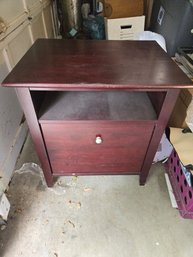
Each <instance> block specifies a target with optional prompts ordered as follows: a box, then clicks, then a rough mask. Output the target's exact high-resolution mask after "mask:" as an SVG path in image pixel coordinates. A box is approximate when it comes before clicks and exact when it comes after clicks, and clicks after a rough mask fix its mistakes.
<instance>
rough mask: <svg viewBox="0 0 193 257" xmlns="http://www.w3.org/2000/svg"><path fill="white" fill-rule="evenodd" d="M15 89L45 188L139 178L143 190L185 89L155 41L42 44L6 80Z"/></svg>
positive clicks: (181, 77)
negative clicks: (59, 182)
mask: <svg viewBox="0 0 193 257" xmlns="http://www.w3.org/2000/svg"><path fill="white" fill-rule="evenodd" d="M3 86H6V87H13V88H16V92H17V96H18V99H19V102H20V104H21V106H22V108H23V111H24V114H25V117H26V120H27V123H28V126H29V129H30V132H31V135H32V139H33V142H34V145H35V148H36V151H37V154H38V156H39V159H40V161H41V164H42V168H43V172H44V175H45V179H46V181H47V185H48V186H52V185H53V177H54V176H59V175H93V174H95V175H96V174H98V175H100V174H138V175H139V177H140V185H144V184H145V182H146V178H147V175H148V172H149V169H150V167H151V164H152V161H153V158H154V155H155V153H156V150H157V147H158V145H159V142H160V139H161V136H162V134H163V132H164V129H165V127H166V125H167V122H168V119H169V116H170V113H171V111H172V109H173V107H174V104H175V101H176V99H177V96H178V94H179V90H180V89H181V88H191V87H193V85H192V83H191V81H190V80H189V79H188V78H187V77H186V75H184V74H183V72H182V71H181V70H180V69H179V68H178V67H177V66H176V64H175V63H174V62H173V61H172V60H171V59H170V58H169V57H168V56H167V54H166V53H165V52H164V51H163V50H162V49H161V48H160V47H159V46H158V44H157V43H156V42H153V41H152V42H151V41H146V42H145V41H144V42H143V41H84V40H56V39H40V40H37V41H36V42H35V44H34V45H33V46H32V47H31V49H30V50H29V51H28V52H27V53H26V54H25V56H24V57H23V58H22V60H21V61H20V62H19V63H18V64H17V65H16V66H15V68H14V69H13V70H12V72H11V73H10V74H9V75H8V77H7V78H6V79H5V80H4V82H3Z"/></svg>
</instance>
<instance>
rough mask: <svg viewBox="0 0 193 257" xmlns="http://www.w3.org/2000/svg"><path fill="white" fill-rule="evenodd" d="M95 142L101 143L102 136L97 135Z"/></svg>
mask: <svg viewBox="0 0 193 257" xmlns="http://www.w3.org/2000/svg"><path fill="white" fill-rule="evenodd" d="M95 142H96V144H98V145H99V144H101V143H102V142H103V139H102V137H101V136H96V139H95Z"/></svg>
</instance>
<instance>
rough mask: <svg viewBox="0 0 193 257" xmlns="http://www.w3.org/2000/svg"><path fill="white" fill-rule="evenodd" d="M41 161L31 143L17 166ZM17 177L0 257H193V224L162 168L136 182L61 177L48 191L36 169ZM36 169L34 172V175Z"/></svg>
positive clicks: (122, 178)
mask: <svg viewBox="0 0 193 257" xmlns="http://www.w3.org/2000/svg"><path fill="white" fill-rule="evenodd" d="M29 161H32V162H36V163H37V162H38V159H37V156H36V154H35V152H34V150H33V146H32V143H31V140H30V138H28V140H27V142H26V144H25V146H24V149H23V152H22V154H21V156H20V158H19V160H18V163H17V169H18V168H20V167H21V166H22V164H23V163H26V162H29ZM22 170H23V171H22V172H16V173H15V175H14V177H13V179H12V182H11V184H10V188H9V190H8V198H9V200H10V202H11V211H10V214H9V220H8V226H7V228H6V229H5V230H3V231H0V256H1V257H18V256H24V257H34V256H36V257H129V256H132V257H162V256H163V257H172V256H175V257H191V256H193V243H192V242H193V222H192V220H185V219H182V218H181V217H180V215H179V213H178V210H176V209H173V208H172V207H171V204H170V200H169V196H168V192H167V188H166V183H165V178H164V168H163V166H162V165H160V164H156V165H153V166H152V169H151V172H150V176H149V179H148V182H147V184H146V185H145V186H144V187H140V186H139V185H138V176H91V177H77V178H76V177H62V178H59V179H58V181H57V183H56V186H55V188H54V189H53V190H51V189H48V188H47V187H46V186H45V185H44V183H43V181H42V179H41V173H39V171H38V169H37V167H36V166H32V167H31V168H30V169H29V165H25V166H24V167H23V169H22ZM30 170H31V171H30Z"/></svg>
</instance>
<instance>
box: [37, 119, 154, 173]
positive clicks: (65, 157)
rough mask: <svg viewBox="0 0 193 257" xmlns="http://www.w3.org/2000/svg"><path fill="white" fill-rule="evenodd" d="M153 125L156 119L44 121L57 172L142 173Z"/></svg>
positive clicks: (52, 162) (45, 135)
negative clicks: (98, 137)
mask: <svg viewBox="0 0 193 257" xmlns="http://www.w3.org/2000/svg"><path fill="white" fill-rule="evenodd" d="M141 127H143V134H142V133H141ZM153 128H154V124H153V122H146V123H145V122H132V123H131V122H118V123H117V122H107V123H106V124H105V123H101V122H97V123H86V122H79V123H78V125H77V123H63V124H53V123H52V124H49V123H48V124H42V131H43V134H44V138H45V141H46V145H47V148H48V155H49V156H50V161H51V165H52V169H53V172H56V173H57V174H72V173H73V174H74V175H79V174H81V173H84V174H85V173H87V174H88V173H89V174H114V173H117V174H123V173H124V174H126V173H127V174H129V173H138V174H139V171H140V170H141V166H142V163H143V160H144V157H145V153H146V151H147V147H148V143H149V138H150V137H151V135H152V131H153ZM97 136H100V137H101V138H102V141H103V142H102V143H101V144H96V142H95V139H96V137H97Z"/></svg>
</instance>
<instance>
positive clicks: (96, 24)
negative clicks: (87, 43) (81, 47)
mask: <svg viewBox="0 0 193 257" xmlns="http://www.w3.org/2000/svg"><path fill="white" fill-rule="evenodd" d="M83 30H84V32H85V34H87V35H88V37H89V38H91V39H99V40H101V39H105V24H104V17H102V16H96V17H88V19H85V20H84V21H83Z"/></svg>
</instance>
